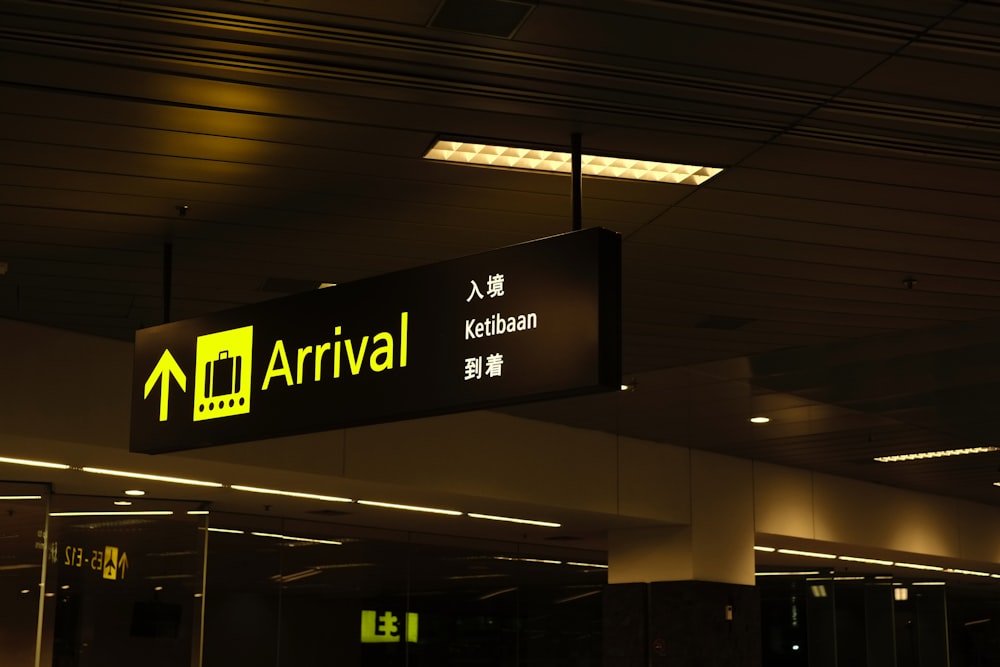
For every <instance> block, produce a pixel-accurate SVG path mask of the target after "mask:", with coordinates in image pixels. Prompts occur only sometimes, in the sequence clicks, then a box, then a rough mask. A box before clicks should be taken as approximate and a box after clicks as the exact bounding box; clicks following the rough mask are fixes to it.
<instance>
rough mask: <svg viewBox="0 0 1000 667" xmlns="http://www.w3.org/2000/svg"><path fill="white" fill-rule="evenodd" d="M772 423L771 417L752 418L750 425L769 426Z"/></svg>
mask: <svg viewBox="0 0 1000 667" xmlns="http://www.w3.org/2000/svg"><path fill="white" fill-rule="evenodd" d="M770 421H771V418H770V417H751V418H750V423H751V424H767V423H768V422H770Z"/></svg>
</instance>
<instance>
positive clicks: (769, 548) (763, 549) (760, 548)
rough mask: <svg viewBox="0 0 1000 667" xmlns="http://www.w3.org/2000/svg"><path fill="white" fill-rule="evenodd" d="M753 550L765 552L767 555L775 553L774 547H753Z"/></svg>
mask: <svg viewBox="0 0 1000 667" xmlns="http://www.w3.org/2000/svg"><path fill="white" fill-rule="evenodd" d="M753 550H754V551H766V552H768V553H773V552H775V551H777V549H775V548H774V547H760V546H757V545H754V548H753Z"/></svg>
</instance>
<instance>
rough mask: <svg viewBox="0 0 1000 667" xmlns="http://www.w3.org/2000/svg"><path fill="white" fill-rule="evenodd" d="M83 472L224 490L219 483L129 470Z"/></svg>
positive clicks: (92, 470)
mask: <svg viewBox="0 0 1000 667" xmlns="http://www.w3.org/2000/svg"><path fill="white" fill-rule="evenodd" d="M80 470H82V471H83V472H89V473H94V474H97V475H111V476H112V477H129V478H131V479H144V480H148V481H150V482H169V483H170V484H187V485H189V486H208V487H213V488H222V486H223V485H222V484H220V483H219V482H204V481H202V480H198V479H186V478H184V477H167V476H165V475H150V474H147V473H143V472H129V471H127V470H109V469H107V468H91V467H89V466H86V467H83V468H80Z"/></svg>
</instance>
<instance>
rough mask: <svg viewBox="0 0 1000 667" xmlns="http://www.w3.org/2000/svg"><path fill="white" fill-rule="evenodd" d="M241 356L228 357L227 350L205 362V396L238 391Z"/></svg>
mask: <svg viewBox="0 0 1000 667" xmlns="http://www.w3.org/2000/svg"><path fill="white" fill-rule="evenodd" d="M242 361H243V357H241V356H237V357H230V356H229V350H223V351H222V352H219V358H218V359H213V360H212V361H206V362H205V398H214V397H216V396H227V395H229V394H238V393H240V366H241V362H242Z"/></svg>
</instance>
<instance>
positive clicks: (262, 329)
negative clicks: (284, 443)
mask: <svg viewBox="0 0 1000 667" xmlns="http://www.w3.org/2000/svg"><path fill="white" fill-rule="evenodd" d="M620 330H621V239H620V237H619V236H618V235H617V234H615V233H614V232H610V231H608V230H604V229H587V230H583V231H578V232H572V233H569V234H563V235H560V236H553V237H550V238H547V239H542V240H539V241H534V242H531V243H524V244H521V245H516V246H510V247H508V248H502V249H499V250H494V251H490V252H486V253H482V254H479V255H473V256H469V257H464V258H461V259H456V260H451V261H446V262H441V263H438V264H433V265H429V266H424V267H419V268H415V269H409V270H406V271H399V272H396V273H390V274H386V275H382V276H377V277H374V278H369V279H365V280H359V281H357V282H353V283H346V284H341V285H337V286H335V287H331V288H327V289H323V290H315V291H313V292H309V293H305V294H297V295H293V296H289V297H285V298H281V299H275V300H273V301H267V302H263V303H259V304H254V305H249V306H244V307H240V308H235V309H232V310H228V311H223V312H220V313H216V314H213V315H208V316H205V317H200V318H196V319H190V320H183V321H179V322H174V323H170V324H164V325H162V326H158V327H152V328H149V329H143V330H140V331H139V332H137V334H136V343H135V364H134V376H133V385H132V430H131V449H132V451H136V452H146V453H156V452H167V451H177V450H184V449H195V448H199V447H207V446H211V445H218V444H225V443H232V442H242V441H247V440H261V439H265V438H271V437H277V436H283V435H293V434H299V433H310V432H316V431H325V430H331V429H336V428H344V427H348V426H357V425H363V424H372V423H378V422H385V421H393V420H399V419H409V418H414V417H423V416H429V415H437V414H445V413H450V412H458V411H462V410H473V409H479V408H489V407H497V406H501V405H508V404H513V403H519V402H525V401H532V400H539V399H545V398H556V397H563V396H571V395H577V394H585V393H591V392H598V391H611V390H616V389H618V388H619V387H620V383H621V344H620V337H621V332H620Z"/></svg>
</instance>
